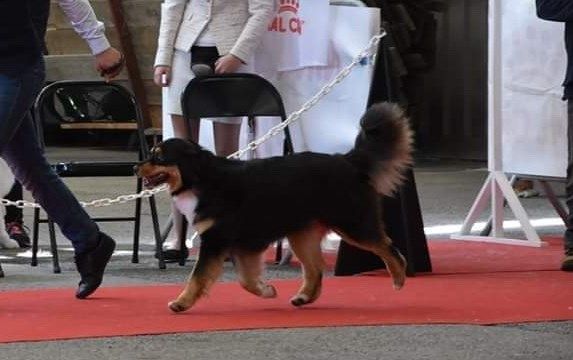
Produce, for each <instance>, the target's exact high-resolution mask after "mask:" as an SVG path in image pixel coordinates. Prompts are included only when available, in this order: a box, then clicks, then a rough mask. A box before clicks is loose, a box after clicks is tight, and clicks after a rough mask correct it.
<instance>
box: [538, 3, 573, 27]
mask: <svg viewBox="0 0 573 360" xmlns="http://www.w3.org/2000/svg"><path fill="white" fill-rule="evenodd" d="M535 3H536V5H537V16H538V17H540V18H541V19H544V20H550V21H562V22H568V21H573V0H536V1H535Z"/></svg>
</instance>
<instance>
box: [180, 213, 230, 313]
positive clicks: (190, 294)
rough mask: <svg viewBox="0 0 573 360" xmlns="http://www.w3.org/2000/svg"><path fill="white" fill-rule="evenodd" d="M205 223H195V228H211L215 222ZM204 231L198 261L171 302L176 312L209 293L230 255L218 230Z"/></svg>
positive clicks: (187, 307)
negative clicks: (183, 286) (181, 289)
mask: <svg viewBox="0 0 573 360" xmlns="http://www.w3.org/2000/svg"><path fill="white" fill-rule="evenodd" d="M204 225H206V224H205V223H203V224H202V223H199V224H195V228H196V229H198V231H201V229H202V228H205V227H206V228H207V229H209V228H210V227H211V226H212V225H213V223H212V222H211V223H210V225H209V226H208V227H207V226H204ZM204 231H205V232H204V233H203V234H202V241H201V246H200V247H199V255H198V258H197V262H196V263H195V266H194V268H193V271H192V272H191V275H190V276H189V279H188V280H187V283H186V284H185V288H184V289H183V291H182V292H181V294H179V296H178V297H177V299H176V300H174V301H171V302H170V303H169V308H170V309H171V310H172V311H174V312H181V311H185V310H187V309H189V308H190V307H192V306H193V305H194V304H195V303H196V302H197V300H199V299H200V298H201V297H202V296H204V295H206V294H207V292H208V291H209V289H210V287H211V286H212V285H213V284H214V283H215V281H217V279H218V278H219V276H221V273H222V272H223V264H224V262H225V258H226V257H227V256H228V255H229V251H228V249H227V248H226V247H225V246H222V244H224V243H225V242H224V241H220V239H219V238H217V232H216V231H213V230H204Z"/></svg>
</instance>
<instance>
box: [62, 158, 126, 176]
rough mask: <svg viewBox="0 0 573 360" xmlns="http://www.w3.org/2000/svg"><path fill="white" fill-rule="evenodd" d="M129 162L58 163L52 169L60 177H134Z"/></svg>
mask: <svg viewBox="0 0 573 360" xmlns="http://www.w3.org/2000/svg"><path fill="white" fill-rule="evenodd" d="M135 164H136V162H135V161H131V162H105V161H101V162H89V163H88V162H79V161H72V162H60V163H57V164H52V169H54V171H55V172H56V174H58V175H59V176H61V177H104V176H132V175H133V176H135V175H134V173H133V166H134V165H135Z"/></svg>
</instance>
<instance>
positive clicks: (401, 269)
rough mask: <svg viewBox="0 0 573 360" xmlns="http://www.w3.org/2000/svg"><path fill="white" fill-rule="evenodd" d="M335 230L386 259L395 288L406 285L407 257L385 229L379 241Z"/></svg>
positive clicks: (362, 247) (361, 247)
mask: <svg viewBox="0 0 573 360" xmlns="http://www.w3.org/2000/svg"><path fill="white" fill-rule="evenodd" d="M335 232H336V233H338V234H339V235H340V236H341V237H342V240H344V241H346V242H347V243H349V244H350V245H353V246H356V247H357V248H360V249H363V250H367V251H370V252H372V253H374V254H376V255H378V256H379V257H380V258H381V259H382V261H384V264H386V269H387V270H388V272H389V273H390V275H391V276H392V281H393V283H394V289H396V290H399V289H401V288H402V286H404V283H405V282H406V259H405V258H404V256H403V255H402V254H401V253H400V250H398V249H397V248H396V247H395V246H394V245H392V240H391V239H390V237H388V235H386V232H385V231H384V230H382V231H381V236H380V239H379V240H377V241H372V240H361V239H357V238H356V239H355V238H352V237H351V236H349V235H348V234H345V233H343V232H342V231H339V230H335Z"/></svg>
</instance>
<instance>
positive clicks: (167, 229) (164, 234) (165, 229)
mask: <svg viewBox="0 0 573 360" xmlns="http://www.w3.org/2000/svg"><path fill="white" fill-rule="evenodd" d="M172 229H173V213H171V214H169V218H167V221H166V222H165V226H164V227H163V230H161V243H162V244H163V243H164V242H165V240H167V237H168V236H169V233H170V232H171V230H172Z"/></svg>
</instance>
